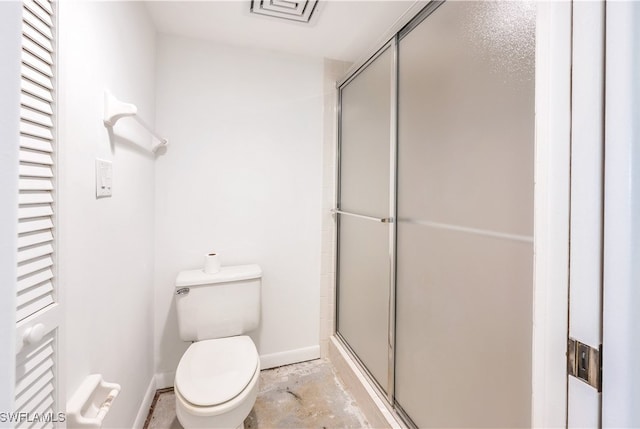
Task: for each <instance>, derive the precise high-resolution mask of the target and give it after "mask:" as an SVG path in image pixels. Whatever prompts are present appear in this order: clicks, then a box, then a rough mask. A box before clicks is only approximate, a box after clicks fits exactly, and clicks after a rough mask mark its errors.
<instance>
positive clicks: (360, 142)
mask: <svg viewBox="0 0 640 429" xmlns="http://www.w3.org/2000/svg"><path fill="white" fill-rule="evenodd" d="M391 60H392V57H391V50H390V49H387V50H386V51H385V52H384V53H383V54H381V55H380V56H379V57H378V58H376V59H375V61H374V62H373V63H372V64H370V65H369V66H368V67H367V68H366V69H365V70H364V71H362V72H361V73H360V74H359V75H357V76H356V78H355V79H353V80H352V81H351V82H349V83H348V84H347V85H346V87H344V88H343V89H342V105H341V115H342V122H341V140H340V208H341V209H342V210H347V211H350V212H356V213H360V214H364V215H369V216H377V217H387V216H388V213H389V150H390V146H389V138H390V125H389V123H390V115H391V105H390V101H391V96H390V94H391V64H392V61H391Z"/></svg>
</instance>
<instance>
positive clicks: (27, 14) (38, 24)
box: [22, 8, 53, 40]
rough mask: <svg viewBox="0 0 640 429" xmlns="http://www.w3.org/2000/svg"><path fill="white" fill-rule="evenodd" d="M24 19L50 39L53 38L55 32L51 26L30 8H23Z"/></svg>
mask: <svg viewBox="0 0 640 429" xmlns="http://www.w3.org/2000/svg"><path fill="white" fill-rule="evenodd" d="M49 15H50V14H49ZM22 19H23V20H24V22H26V23H28V24H29V26H31V27H33V28H35V29H36V30H37V31H38V32H39V33H40V34H42V35H43V36H45V37H46V38H47V39H48V40H53V33H52V32H51V27H49V26H48V25H47V24H45V23H44V22H43V21H42V20H41V19H40V18H38V17H37V16H36V15H34V14H33V12H31V11H30V10H29V9H26V8H25V9H24V10H23V15H22Z"/></svg>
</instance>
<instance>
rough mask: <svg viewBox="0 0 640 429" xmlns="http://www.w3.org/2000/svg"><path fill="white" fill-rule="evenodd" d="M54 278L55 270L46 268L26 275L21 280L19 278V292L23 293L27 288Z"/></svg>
mask: <svg viewBox="0 0 640 429" xmlns="http://www.w3.org/2000/svg"><path fill="white" fill-rule="evenodd" d="M52 278H53V271H51V270H45V271H40V272H38V273H36V274H34V275H32V276H29V277H25V278H23V279H21V280H18V293H22V291H23V290H26V289H28V288H30V287H33V286H35V285H37V284H41V283H42V284H44V282H46V281H47V280H51V279H52Z"/></svg>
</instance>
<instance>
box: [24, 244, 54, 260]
mask: <svg viewBox="0 0 640 429" xmlns="http://www.w3.org/2000/svg"><path fill="white" fill-rule="evenodd" d="M52 253H53V244H51V242H48V243H44V244H37V245H35V246H33V247H27V248H24V249H18V262H19V263H20V262H24V261H28V260H29V259H34V258H39V257H40V256H45V255H50V254H52Z"/></svg>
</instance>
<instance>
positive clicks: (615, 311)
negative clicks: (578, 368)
mask: <svg viewBox="0 0 640 429" xmlns="http://www.w3.org/2000/svg"><path fill="white" fill-rule="evenodd" d="M605 11H606V20H605V35H606V37H605V51H606V59H605V67H606V68H605V76H606V77H605V87H606V96H605V154H606V156H605V180H604V186H605V188H604V189H605V192H604V261H603V270H604V279H603V282H604V284H603V353H604V359H603V360H602V364H603V367H602V375H603V382H602V389H603V392H606V395H605V394H604V393H603V395H602V426H603V427H637V426H638V425H640V409H639V408H638V407H637V398H638V396H639V395H640V367H638V365H637V362H638V357H637V356H638V354H640V331H639V330H638V326H640V313H639V312H638V311H637V305H638V302H639V301H640V290H639V289H638V283H639V282H640V266H638V264H637V262H636V263H635V264H634V261H638V259H639V258H640V148H639V147H638V135H640V85H639V84H638V78H637V76H638V74H639V73H640V53H639V51H638V49H639V48H640V41H639V37H638V36H639V33H638V28H639V26H640V4H638V3H637V2H612V1H611V2H609V1H608V2H606V4H605ZM634 306H635V307H636V308H634ZM634 399H635V401H636V403H634Z"/></svg>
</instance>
